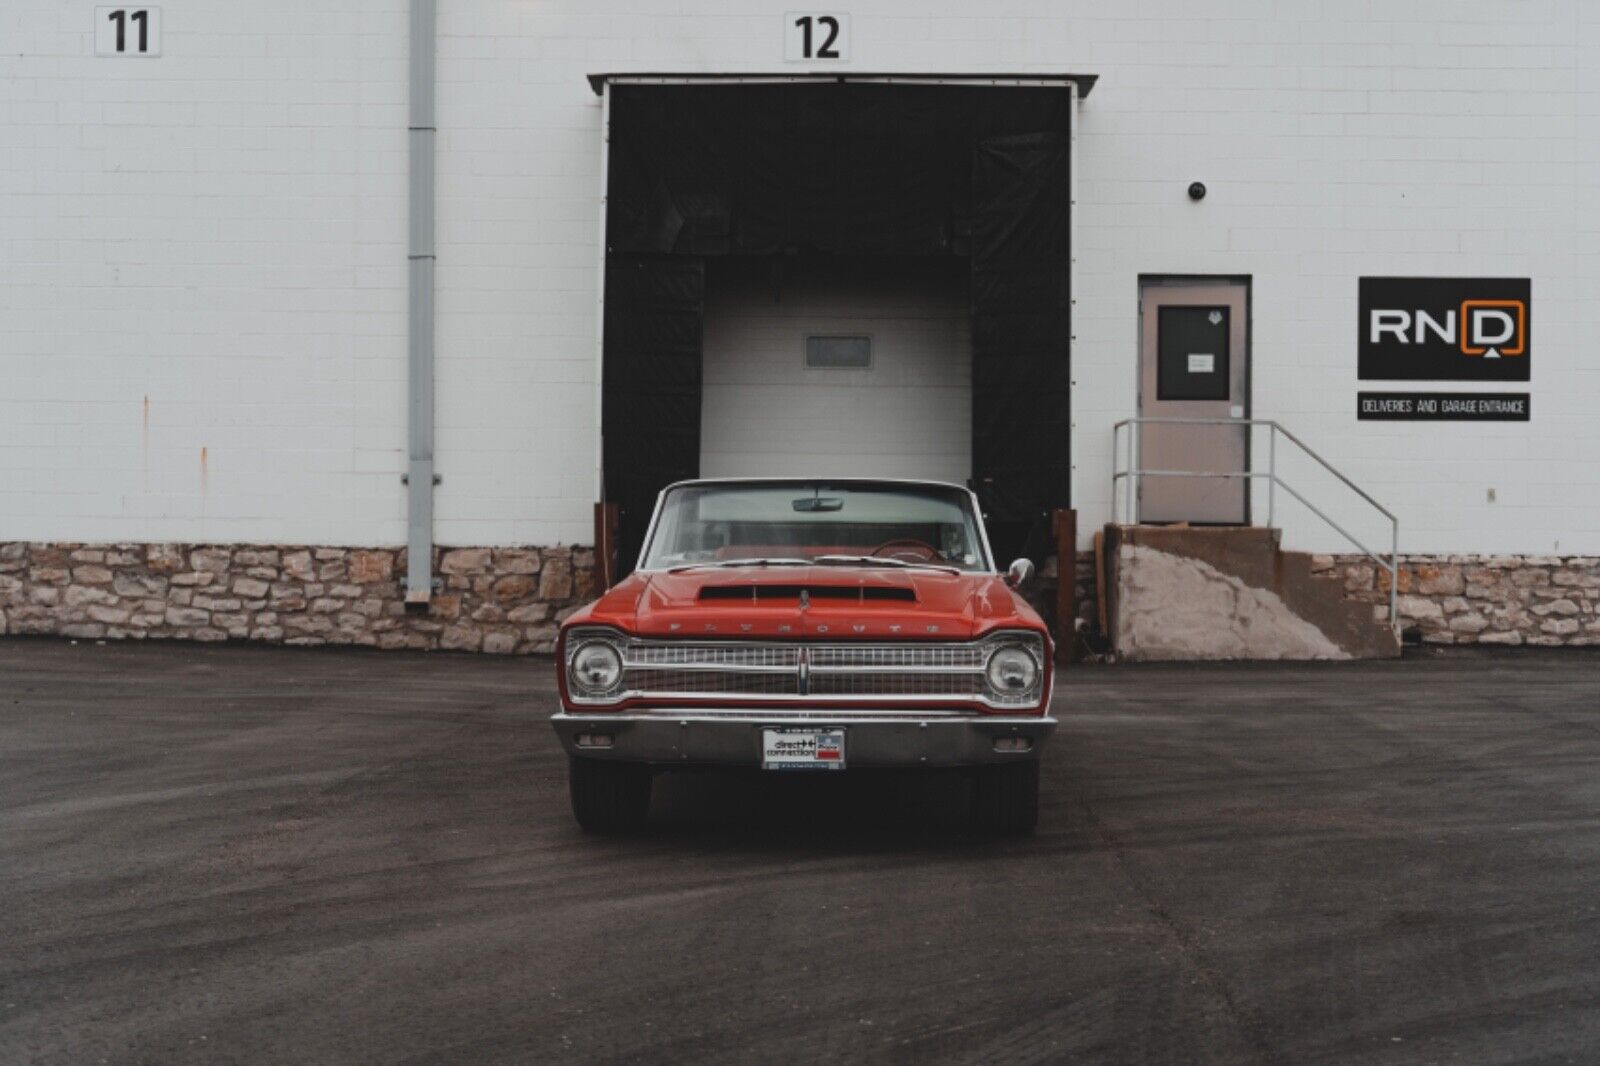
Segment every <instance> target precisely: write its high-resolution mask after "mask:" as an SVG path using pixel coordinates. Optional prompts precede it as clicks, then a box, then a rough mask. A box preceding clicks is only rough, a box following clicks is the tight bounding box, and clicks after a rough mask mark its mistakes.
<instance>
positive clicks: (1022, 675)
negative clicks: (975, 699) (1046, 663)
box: [984, 644, 1039, 696]
mask: <svg viewBox="0 0 1600 1066" xmlns="http://www.w3.org/2000/svg"><path fill="white" fill-rule="evenodd" d="M984 673H985V674H986V675H987V676H988V679H989V687H990V688H992V689H993V690H994V691H995V692H997V693H999V694H1000V695H1002V696H1020V695H1022V694H1023V693H1025V692H1028V691H1029V690H1031V689H1032V688H1033V686H1034V684H1035V683H1036V682H1037V681H1038V680H1039V662H1038V660H1036V659H1035V658H1034V657H1033V655H1032V653H1031V652H1029V651H1028V649H1026V648H1024V647H1022V646H1021V645H1018V644H1002V645H1001V646H1000V647H998V648H996V649H995V650H994V651H993V652H991V653H990V655H989V665H988V667H987V668H986V669H985V671H984Z"/></svg>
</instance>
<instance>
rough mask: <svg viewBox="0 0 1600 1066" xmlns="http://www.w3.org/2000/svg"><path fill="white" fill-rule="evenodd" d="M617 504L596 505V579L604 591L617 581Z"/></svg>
mask: <svg viewBox="0 0 1600 1066" xmlns="http://www.w3.org/2000/svg"><path fill="white" fill-rule="evenodd" d="M617 521H618V513H617V505H616V504H615V503H597V504H595V505H594V580H595V585H596V587H597V588H598V589H599V590H600V591H601V592H604V591H605V590H606V589H608V588H610V587H611V586H612V585H615V584H616V583H617Z"/></svg>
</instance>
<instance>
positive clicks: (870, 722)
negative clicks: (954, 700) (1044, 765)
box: [550, 708, 1056, 767]
mask: <svg viewBox="0 0 1600 1066" xmlns="http://www.w3.org/2000/svg"><path fill="white" fill-rule="evenodd" d="M550 724H551V725H553V726H554V727H555V730H556V735H557V736H558V737H560V738H561V746H562V747H564V748H566V749H567V752H568V753H569V754H571V755H577V756H581V757H583V758H586V759H616V760H623V761H629V762H647V763H655V764H658V765H664V766H666V765H680V766H695V765H711V766H760V765H761V730H762V729H764V728H774V727H780V726H800V727H805V728H818V729H825V728H842V729H844V731H845V741H844V749H845V764H846V766H913V767H914V766H978V765H984V764H989V763H1003V762H1018V761H1024V760H1027V759H1036V758H1038V757H1039V751H1040V749H1041V748H1043V747H1044V744H1045V741H1047V740H1049V739H1050V734H1051V733H1053V732H1055V728H1056V720H1055V719H1054V718H1051V717H1049V716H1048V715H1027V716H1022V715H998V714H949V713H944V712H938V711H927V712H921V713H918V712H915V711H895V712H892V713H876V712H870V711H855V712H851V711H837V712H831V711H829V712H823V711H809V712H805V713H799V714H796V713H784V712H782V711H761V710H756V709H749V710H736V711H728V710H721V709H718V710H695V709H689V708H655V709H643V710H637V709H636V710H630V711H621V712H614V713H606V712H599V713H576V714H574V713H569V712H566V711H561V712H558V713H557V714H555V715H554V716H553V717H552V718H551V719H550ZM580 734H598V735H602V736H607V737H610V738H611V745H610V747H593V746H585V747H579V746H578V743H577V737H578V736H579V735H580ZM1008 737H1026V738H1028V739H1029V740H1030V741H1032V743H1031V744H1030V745H1029V746H1028V749H1027V750H1026V751H1016V750H1006V751H996V750H995V742H996V741H998V740H1001V739H1002V738H1008Z"/></svg>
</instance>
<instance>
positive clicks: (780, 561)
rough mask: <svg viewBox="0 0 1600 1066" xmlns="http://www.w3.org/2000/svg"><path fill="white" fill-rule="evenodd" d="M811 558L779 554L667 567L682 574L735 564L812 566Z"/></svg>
mask: <svg viewBox="0 0 1600 1066" xmlns="http://www.w3.org/2000/svg"><path fill="white" fill-rule="evenodd" d="M810 565H811V560H810V559H794V558H790V557H787V556H779V557H777V558H773V559H762V558H754V559H718V560H716V561H714V562H704V563H684V564H682V565H681V566H669V567H667V573H669V574H681V573H683V572H684V571H686V570H722V569H726V568H728V567H733V566H810Z"/></svg>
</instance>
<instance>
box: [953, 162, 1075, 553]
mask: <svg viewBox="0 0 1600 1066" xmlns="http://www.w3.org/2000/svg"><path fill="white" fill-rule="evenodd" d="M1067 156H1068V152H1067V140H1066V138H1065V137H1064V136H1063V135H1061V134H1057V133H1031V134H1024V135H1020V136H1013V137H993V138H989V139H988V140H985V141H982V142H981V143H980V144H979V145H978V148H977V152H976V154H975V157H974V164H973V195H974V201H975V202H974V210H973V222H972V478H973V487H974V489H975V490H976V491H977V493H978V498H979V499H980V500H981V501H982V503H983V509H984V513H985V514H986V515H988V518H989V521H988V528H989V539H990V542H991V543H992V545H993V547H994V550H995V554H996V555H997V556H998V557H999V561H1000V564H1001V565H1002V566H1004V565H1005V564H1006V562H1007V561H1009V560H1010V559H1013V558H1015V557H1017V556H1019V555H1026V556H1028V557H1030V558H1032V559H1033V560H1034V561H1035V562H1036V563H1040V564H1042V563H1043V561H1044V557H1045V556H1046V555H1048V554H1050V552H1051V550H1052V547H1053V545H1052V543H1051V538H1050V524H1049V518H1050V511H1051V509H1052V508H1055V507H1066V506H1068V502H1069V501H1070V500H1071V498H1072V497H1071V483H1072V467H1071V456H1070V454H1069V448H1068V443H1069V441H1070V440H1071V434H1070V428H1071V418H1070V399H1071V390H1072V376H1071V367H1070V365H1069V363H1068V359H1067V351H1068V349H1067V344H1068V340H1069V339H1070V337H1069V335H1070V330H1071V308H1072V295H1071V292H1070V291H1069V286H1068V282H1069V279H1070V277H1071V274H1070V271H1069V269H1068V266H1069V249H1068V239H1067V237H1068V234H1067V226H1068V222H1069V217H1068V216H1069V206H1070V205H1069V201H1068V198H1067V196H1066V190H1067V189H1068V187H1069V186H1068V173H1067V167H1068V166H1069V165H1070V162H1069V160H1068V158H1067Z"/></svg>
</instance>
